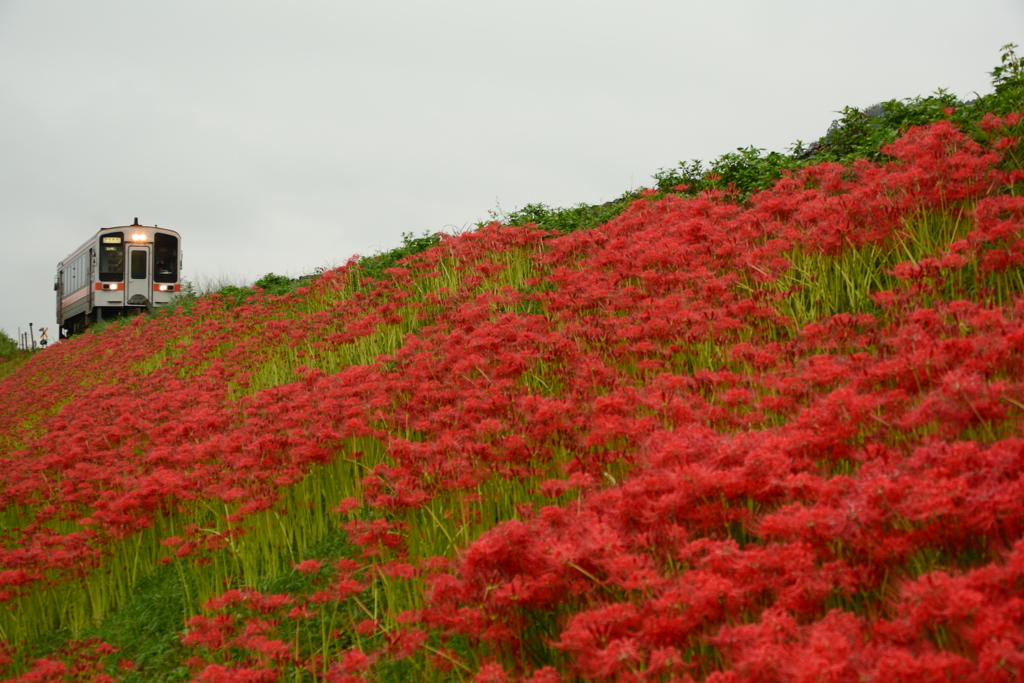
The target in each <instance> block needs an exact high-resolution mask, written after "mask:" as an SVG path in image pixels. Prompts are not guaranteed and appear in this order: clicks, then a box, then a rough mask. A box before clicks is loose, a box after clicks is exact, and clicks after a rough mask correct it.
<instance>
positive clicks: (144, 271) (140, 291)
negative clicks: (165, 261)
mask: <svg viewBox="0 0 1024 683" xmlns="http://www.w3.org/2000/svg"><path fill="white" fill-rule="evenodd" d="M152 296H153V274H152V273H151V272H150V268H149V247H143V246H133V245H129V247H128V283H127V286H126V287H125V298H126V301H125V303H126V304H127V305H129V306H146V307H147V308H149V306H150V305H151V299H152Z"/></svg>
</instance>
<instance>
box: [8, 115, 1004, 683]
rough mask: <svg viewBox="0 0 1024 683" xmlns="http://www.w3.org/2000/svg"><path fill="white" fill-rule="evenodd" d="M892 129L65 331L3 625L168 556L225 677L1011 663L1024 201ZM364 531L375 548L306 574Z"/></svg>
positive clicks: (17, 419)
mask: <svg viewBox="0 0 1024 683" xmlns="http://www.w3.org/2000/svg"><path fill="white" fill-rule="evenodd" d="M985 125H986V126H988V127H989V129H990V130H992V131H997V129H999V128H1000V127H1005V126H1007V125H1016V120H1013V121H1009V120H1006V121H1004V120H1000V121H989V122H987V123H986V124H985ZM1000 139H1002V138H1000ZM993 146H996V145H995V144H993ZM1010 147H1012V144H1011V143H1009V142H1007V143H1001V148H1010ZM887 152H888V153H889V154H890V155H891V156H892V157H893V158H894V161H892V162H890V163H887V164H872V163H868V162H858V163H856V164H854V165H852V166H849V167H844V166H840V165H837V164H820V165H817V166H813V167H809V168H806V169H803V170H801V171H799V172H795V173H793V174H791V175H789V176H787V177H786V178H784V179H783V180H782V181H780V182H779V183H778V184H777V185H776V186H775V187H774V188H773V189H771V190H768V191H765V192H762V193H760V194H758V195H756V196H754V197H752V198H751V199H750V200H749V202H747V203H745V204H742V205H741V204H737V203H736V202H735V201H734V200H733V198H732V195H731V194H730V192H729V190H728V189H725V190H714V191H709V192H706V193H705V194H703V195H701V196H699V197H696V198H683V197H675V196H667V197H662V198H658V197H657V196H656V195H654V194H651V195H650V196H648V197H645V198H643V199H640V200H639V201H637V202H636V203H635V204H633V205H632V206H631V207H630V208H629V210H627V211H626V212H625V213H624V214H623V215H621V216H620V217H618V218H616V219H615V220H613V221H611V222H609V223H608V224H606V225H604V226H601V227H599V228H596V229H593V230H589V231H584V232H579V233H574V234H571V235H566V236H555V235H551V234H547V233H544V232H543V231H540V230H536V229H533V228H513V227H506V226H500V225H498V224H492V225H489V226H486V227H484V228H481V229H480V230H478V231H476V232H474V233H468V234H465V235H462V236H459V237H457V238H448V239H445V240H444V241H442V243H441V244H440V245H439V246H437V247H436V248H434V249H433V250H431V251H429V252H427V253H425V254H423V255H421V256H419V257H416V258H414V259H411V260H409V261H408V262H407V263H404V264H403V267H401V268H396V269H393V270H392V271H391V275H392V277H391V279H389V280H387V281H385V282H379V283H371V282H359V281H357V279H356V277H357V275H356V274H357V270H356V268H355V267H354V266H353V265H352V264H350V265H348V266H346V267H344V268H341V269H338V270H336V271H333V272H331V273H328V274H326V275H325V276H324V277H323V278H322V279H320V280H318V281H317V282H316V283H315V284H314V285H313V286H312V287H311V288H309V289H308V290H307V291H303V292H301V293H299V294H297V295H294V296H291V295H290V296H288V297H268V296H265V295H262V294H256V295H254V296H253V297H252V298H251V299H249V300H248V301H247V302H246V303H244V304H243V305H242V306H239V307H235V308H224V307H223V305H222V302H219V301H218V300H217V299H216V297H212V298H208V299H205V300H203V301H202V302H201V303H200V304H199V305H198V306H197V307H196V309H195V310H194V311H193V312H192V313H190V314H183V313H179V314H175V315H171V316H166V317H158V318H155V319H152V320H148V321H143V320H139V321H135V322H132V323H130V324H128V325H125V326H124V327H122V328H120V329H116V330H112V331H109V332H108V333H106V334H104V335H96V336H88V335H87V336H84V337H82V338H79V339H76V340H72V341H71V342H68V343H65V344H60V345H58V347H57V348H54V349H52V350H49V351H47V352H46V353H45V354H41V355H40V356H39V357H38V358H36V359H35V360H33V361H32V362H31V363H29V364H27V365H26V367H25V368H23V369H21V370H19V371H18V372H16V373H15V374H14V375H12V376H11V377H10V378H8V379H6V380H4V382H3V384H4V387H5V393H6V397H5V399H4V401H3V403H2V405H0V425H2V427H0V432H2V433H4V434H5V435H7V436H6V437H5V438H6V439H7V441H6V442H5V444H7V445H8V446H9V453H8V455H7V465H8V466H7V467H6V468H5V470H4V472H3V473H2V474H0V501H2V503H3V509H4V514H5V515H6V516H7V524H5V526H4V529H5V531H4V543H3V545H2V547H0V568H2V572H0V590H2V591H3V593H2V594H0V598H2V599H4V600H6V601H9V602H10V603H11V605H12V606H14V607H15V609H14V610H13V611H12V612H11V613H10V616H8V617H4V618H3V619H7V621H3V620H2V619H0V623H2V624H4V625H5V632H6V633H9V634H10V633H14V634H18V635H19V637H20V636H24V635H33V634H35V633H40V632H44V631H46V630H47V629H50V628H54V627H56V626H58V625H68V626H71V627H72V628H78V627H81V625H82V623H81V622H80V621H76V619H79V620H80V619H83V618H84V619H85V620H86V621H88V620H91V619H92V618H100V617H102V616H103V614H104V613H105V612H106V611H108V610H109V609H110V608H112V607H114V606H115V605H116V603H117V599H118V598H117V596H118V595H121V594H123V593H124V592H125V591H127V587H128V586H130V585H131V583H132V582H133V581H134V580H135V579H136V578H138V576H140V575H141V574H142V573H144V572H145V571H148V568H152V567H153V566H155V565H156V563H158V562H161V561H174V562H179V563H181V564H182V567H183V572H191V573H190V574H189V576H192V577H193V578H194V579H195V580H196V582H197V583H199V584H200V585H201V586H205V588H204V589H203V590H205V593H204V596H205V597H204V598H203V601H204V606H203V608H202V610H201V613H199V614H197V615H196V616H194V617H192V618H191V619H190V620H189V622H188V624H187V628H188V633H187V635H186V636H185V637H184V642H185V644H187V645H188V646H190V647H191V648H193V650H194V652H195V655H194V657H193V659H192V660H191V663H190V664H191V666H192V668H193V671H194V672H195V676H196V680H201V681H209V682H211V683H212V682H217V681H270V680H276V677H277V676H278V675H279V674H280V673H282V672H286V671H287V672H295V671H308V672H309V673H311V674H313V675H315V676H317V677H320V678H322V679H323V680H326V681H330V682H332V683H333V682H338V683H340V682H342V681H346V682H347V681H355V680H364V679H366V678H369V677H373V676H374V675H376V673H375V672H378V673H379V672H380V671H383V670H384V669H386V668H387V667H392V669H388V670H389V671H392V670H393V671H397V672H399V673H396V674H394V675H412V674H410V673H409V672H410V671H418V670H419V669H418V668H417V667H429V668H432V669H437V670H440V671H442V672H444V671H449V670H452V669H455V668H458V669H459V670H460V672H461V673H462V674H464V677H469V676H474V677H475V680H479V681H512V680H521V681H536V682H537V683H540V682H541V681H545V682H550V681H557V680H570V679H572V678H573V677H576V678H584V679H587V680H607V681H655V680H657V681H662V680H691V679H701V678H705V679H707V680H710V681H718V682H719V683H724V682H725V681H771V680H780V681H783V680H785V681H790V680H792V681H811V680H833V681H846V680H850V681H860V680H878V681H883V680H893V679H901V680H907V681H914V680H921V681H926V680H927V681H931V680H978V681H1004V680H1005V681H1009V680H1013V679H1014V678H1015V677H1016V676H1017V675H1018V674H1019V673H1020V672H1021V659H1022V652H1024V629H1022V628H1021V626H1020V624H1021V618H1022V615H1024V607H1022V606H1024V589H1022V588H1021V587H1022V586H1024V575H1022V572H1024V559H1022V558H1024V545H1022V543H1024V541H1021V539H1022V537H1024V490H1022V487H1024V435H1022V434H1021V424H1022V422H1021V418H1022V416H1024V373H1022V368H1024V296H1022V294H1024V281H1021V280H1020V278H1019V273H1018V270H1019V267H1020V265H1021V263H1020V258H1021V254H1024V239H1022V238H1021V231H1022V230H1024V203H1021V202H1020V201H1018V199H1019V198H1017V197H1014V196H1011V195H1007V194H1003V191H1004V190H1005V188H1006V187H1007V186H1008V185H1011V184H1013V183H1015V182H1016V181H1017V180H1018V178H1017V177H1016V176H1015V175H1014V174H1012V173H1005V172H1003V171H1000V170H999V169H998V165H997V164H998V162H999V159H1000V158H1001V157H1000V154H999V152H997V151H993V150H989V149H985V148H983V147H981V146H979V145H977V144H976V143H974V142H972V141H971V140H970V139H968V138H967V137H966V136H964V135H963V134H961V133H960V132H959V131H957V130H956V128H955V127H953V126H952V125H951V124H949V123H948V122H940V123H938V124H933V125H931V126H928V127H924V128H917V129H912V130H911V131H909V132H908V134H907V135H906V136H905V137H903V138H901V139H900V140H898V141H897V142H896V143H894V144H893V145H892V146H891V147H890V148H888V150H887ZM934 226H939V227H938V228H934ZM949 226H952V227H949ZM947 227H948V230H947ZM933 228H934V229H933ZM923 230H930V231H932V232H929V233H928V234H929V235H930V237H929V241H923V240H921V239H920V236H921V234H922V233H921V231H923ZM943 231H945V232H943ZM936 234H938V237H936ZM869 257H870V259H875V260H874V261H872V263H874V264H875V265H878V264H882V265H881V266H879V268H880V269H881V271H880V272H875V271H871V277H872V278H873V279H870V280H865V283H864V284H863V285H855V286H854V287H853V290H859V291H860V292H861V294H863V297H862V299H854V298H850V295H849V291H850V290H849V288H848V287H847V285H846V284H844V282H843V277H845V278H847V279H850V278H852V277H855V276H857V277H859V276H860V275H862V274H863V273H862V272H861V271H855V270H854V267H853V266H851V265H850V264H857V263H865V262H867V261H868V259H869ZM801 259H803V260H801ZM808 264H809V265H808ZM835 264H840V265H839V266H836V265H835ZM843 264H846V265H843ZM811 268H820V269H821V271H820V272H821V273H822V274H825V273H838V275H837V279H836V282H837V283H838V284H836V285H834V287H835V288H836V289H834V290H833V289H829V287H830V285H828V284H827V283H826V282H824V280H825V276H824V275H822V276H821V278H818V276H817V275H816V274H815V273H816V272H817V271H815V272H809V271H808V269H811ZM830 268H832V269H833V270H828V269H830ZM837 268H838V270H836V269H837ZM844 268H845V270H844ZM877 270H878V269H877V268H876V271H877ZM863 272H869V271H866V270H865V271H863ZM879 278H882V279H879ZM878 282H885V283H887V284H888V285H889V286H887V287H886V288H879V287H877V286H876V285H877V283H878ZM837 292H845V293H843V294H842V296H840V295H839V294H837ZM869 294H870V295H871V298H869V297H868V295H869ZM800 297H803V299H802V300H805V301H806V302H807V306H806V307H804V308H798V307H795V306H794V305H793V301H794V300H795V299H797V298H800ZM843 297H846V298H843ZM837 302H838V303H837ZM844 302H846V303H844ZM851 302H852V303H851ZM844 306H845V308H844ZM794 311H802V313H799V314H798V313H794ZM823 311H824V313H822V312H823ZM815 312H817V313H815ZM800 316H803V317H800ZM125 349H127V350H125ZM47 378H52V380H49V379H47ZM339 520H343V521H339ZM339 523H341V524H342V525H343V528H344V529H345V530H346V531H347V533H348V535H349V538H350V539H351V541H352V543H353V544H355V545H356V546H357V547H358V548H359V549H360V553H361V557H359V558H358V559H348V558H341V559H333V560H332V561H331V562H327V561H325V560H324V559H323V558H317V559H300V557H302V555H301V553H302V551H303V550H304V549H305V548H307V547H309V546H310V545H312V544H313V543H314V542H315V541H316V540H318V539H319V538H322V537H323V536H324V535H325V534H326V533H327V531H328V530H329V529H330V528H331V527H333V526H336V525H337V524H339ZM129 567H132V568H131V569H129ZM290 570H294V571H295V572H297V573H298V574H300V575H301V576H302V577H304V579H305V580H308V581H310V582H311V585H312V590H310V591H308V592H305V593H298V594H294V595H264V594H262V593H260V592H259V591H256V590H255V589H254V588H253V586H255V585H258V584H259V582H261V581H262V580H264V579H265V578H267V577H271V576H274V575H278V574H280V573H282V572H284V571H290ZM204 582H205V583H204ZM225 582H226V584H227V590H226V591H224V586H225ZM83 583H84V584H86V585H87V586H89V587H90V589H89V590H86V589H82V588H80V586H81V585H82V584H83ZM62 591H63V592H62ZM76 591H77V592H76ZM201 592H202V591H201ZM48 596H52V597H48ZM103 596H109V597H108V598H105V597H103ZM368 596H372V599H371V598H370V597H368ZM207 597H210V598H211V599H208V600H207V599H206V598H207ZM76 600H78V601H82V602H83V603H84V606H83V607H81V608H79V609H78V610H67V609H64V608H62V607H61V606H60V605H61V604H65V603H67V602H68V601H71V602H74V601H76ZM81 614H85V615H86V616H85V617H81V616H77V615H81ZM406 665H408V666H409V667H412V668H410V669H408V670H405V669H401V667H402V666H406ZM395 667H397V668H395ZM403 671H404V672H405V674H402V673H401V672H403ZM25 675H28V674H25ZM25 680H29V679H25ZM32 680H36V679H32ZM39 680H44V679H39Z"/></svg>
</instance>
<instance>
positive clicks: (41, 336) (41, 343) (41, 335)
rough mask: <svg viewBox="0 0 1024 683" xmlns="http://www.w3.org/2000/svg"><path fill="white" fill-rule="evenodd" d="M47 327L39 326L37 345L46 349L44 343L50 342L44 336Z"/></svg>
mask: <svg viewBox="0 0 1024 683" xmlns="http://www.w3.org/2000/svg"><path fill="white" fill-rule="evenodd" d="M49 329H50V328H49V327H40V328H39V346H41V347H42V348H43V349H44V350H45V349H46V345H47V344H49V343H50V340H49V339H47V338H46V333H47V332H48V331H49Z"/></svg>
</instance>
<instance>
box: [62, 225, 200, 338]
mask: <svg viewBox="0 0 1024 683" xmlns="http://www.w3.org/2000/svg"><path fill="white" fill-rule="evenodd" d="M180 274H181V237H180V236H179V235H178V233H176V232H174V231H173V230H165V229H164V228H159V227H157V226H155V225H154V226H152V227H150V226H148V225H139V219H137V218H136V219H135V223H134V224H133V225H127V226H121V227H114V228H103V229H102V230H100V231H99V232H98V233H96V234H95V235H93V236H92V237H91V238H90V239H89V240H88V241H87V242H86V243H85V244H83V245H82V246H81V247H79V248H78V249H77V250H76V251H74V252H72V253H71V255H70V256H68V257H67V258H66V259H64V260H63V261H61V262H60V264H58V266H57V279H56V282H55V283H54V289H55V290H56V291H57V324H58V325H60V326H61V328H62V336H67V335H69V334H75V333H77V332H81V331H82V330H84V329H85V328H86V327H88V326H89V325H91V324H92V323H94V322H98V321H100V320H103V319H104V318H105V317H106V318H110V317H116V316H119V315H123V314H125V313H137V312H140V311H142V310H152V309H153V308H154V307H159V306H163V305H164V304H167V303H170V302H171V301H172V300H173V299H174V297H175V296H176V295H177V293H178V292H180V291H181V283H180V281H179V277H180Z"/></svg>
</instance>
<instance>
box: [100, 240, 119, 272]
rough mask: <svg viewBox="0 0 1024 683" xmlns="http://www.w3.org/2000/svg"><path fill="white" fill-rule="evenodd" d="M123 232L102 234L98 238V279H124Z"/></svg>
mask: <svg viewBox="0 0 1024 683" xmlns="http://www.w3.org/2000/svg"><path fill="white" fill-rule="evenodd" d="M123 242H124V233H121V232H115V233H114V234H112V235H104V236H103V237H102V238H101V240H100V280H103V281H105V282H122V281H124V244H123Z"/></svg>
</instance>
